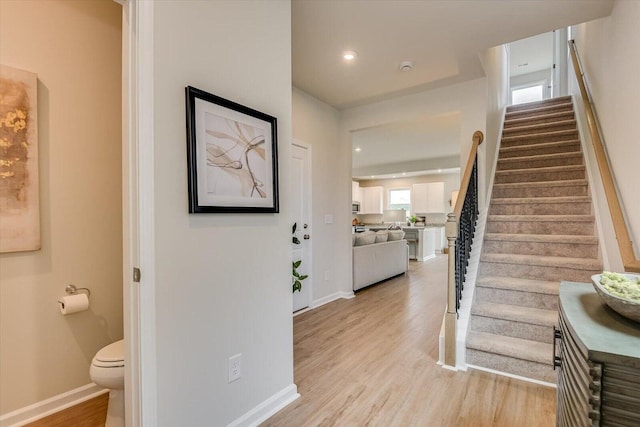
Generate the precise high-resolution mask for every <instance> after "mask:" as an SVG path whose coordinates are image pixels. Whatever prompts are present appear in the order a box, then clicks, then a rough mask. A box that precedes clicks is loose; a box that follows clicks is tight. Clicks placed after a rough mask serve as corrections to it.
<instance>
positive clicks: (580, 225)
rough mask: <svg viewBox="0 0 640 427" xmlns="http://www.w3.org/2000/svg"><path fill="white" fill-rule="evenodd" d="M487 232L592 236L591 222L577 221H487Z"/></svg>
mask: <svg viewBox="0 0 640 427" xmlns="http://www.w3.org/2000/svg"><path fill="white" fill-rule="evenodd" d="M486 232H487V233H507V234H569V235H580V236H593V234H594V229H593V222H578V221H575V222H574V221H563V222H556V221H530V222H529V221H491V220H489V221H487V228H486Z"/></svg>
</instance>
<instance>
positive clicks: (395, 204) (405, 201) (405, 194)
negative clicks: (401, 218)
mask: <svg viewBox="0 0 640 427" xmlns="http://www.w3.org/2000/svg"><path fill="white" fill-rule="evenodd" d="M389 209H405V210H406V211H407V212H409V211H411V190H410V189H409V188H395V189H393V190H389Z"/></svg>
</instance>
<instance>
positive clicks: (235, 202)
mask: <svg viewBox="0 0 640 427" xmlns="http://www.w3.org/2000/svg"><path fill="white" fill-rule="evenodd" d="M186 101H187V109H186V110H187V164H188V173H189V176H188V181H189V212H190V213H235V212H237V213H256V212H267V213H276V212H278V208H279V207H278V153H277V146H278V141H277V126H276V122H277V121H276V118H275V117H272V116H270V115H268V114H265V113H261V112H259V111H256V110H253V109H251V108H249V107H245V106H243V105H240V104H237V103H235V102H233V101H229V100H227V99H224V98H220V97H219V96H216V95H213V94H210V93H208V92H205V91H202V90H200V89H196V88H194V87H191V86H187V88H186Z"/></svg>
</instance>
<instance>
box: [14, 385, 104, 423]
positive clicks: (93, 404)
mask: <svg viewBox="0 0 640 427" xmlns="http://www.w3.org/2000/svg"><path fill="white" fill-rule="evenodd" d="M108 403H109V393H105V394H101V395H100V396H97V397H94V398H93V399H89V400H87V401H86V402H82V403H80V404H78V405H75V406H72V407H70V408H67V409H65V410H63V411H60V412H56V413H55V414H52V415H49V416H47V417H45V418H42V419H39V420H38V421H34V422H32V423H29V424H26V425H25V427H104V424H105V420H106V418H107V406H108Z"/></svg>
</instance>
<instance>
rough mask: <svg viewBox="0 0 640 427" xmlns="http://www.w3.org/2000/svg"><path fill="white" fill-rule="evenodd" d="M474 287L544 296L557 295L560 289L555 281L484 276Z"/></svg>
mask: <svg viewBox="0 0 640 427" xmlns="http://www.w3.org/2000/svg"><path fill="white" fill-rule="evenodd" d="M476 286H478V287H483V288H494V289H507V290H512V291H519V292H529V293H536V294H546V295H558V292H559V289H560V283H559V282H555V281H548V280H532V279H521V278H519V277H506V276H485V277H482V278H480V279H478V281H477V282H476Z"/></svg>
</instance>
